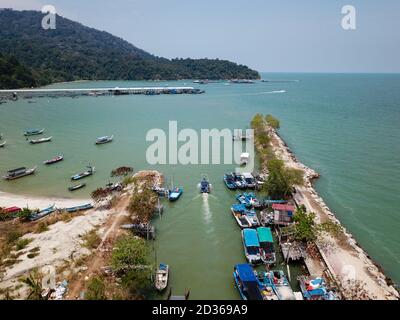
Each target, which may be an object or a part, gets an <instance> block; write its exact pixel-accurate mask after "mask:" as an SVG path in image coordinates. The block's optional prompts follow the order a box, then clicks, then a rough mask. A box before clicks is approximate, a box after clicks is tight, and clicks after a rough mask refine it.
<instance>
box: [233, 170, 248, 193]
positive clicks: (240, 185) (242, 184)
mask: <svg viewBox="0 0 400 320" xmlns="http://www.w3.org/2000/svg"><path fill="white" fill-rule="evenodd" d="M234 176H235V184H236V187H237V188H238V189H242V190H243V189H246V183H245V182H244V180H243V176H242V175H240V174H234Z"/></svg>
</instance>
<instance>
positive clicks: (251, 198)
mask: <svg viewBox="0 0 400 320" xmlns="http://www.w3.org/2000/svg"><path fill="white" fill-rule="evenodd" d="M244 196H245V197H246V202H247V203H248V204H249V205H250V206H251V207H253V208H261V206H262V205H261V202H260V201H258V199H257V197H256V195H255V194H254V193H253V192H250V193H244Z"/></svg>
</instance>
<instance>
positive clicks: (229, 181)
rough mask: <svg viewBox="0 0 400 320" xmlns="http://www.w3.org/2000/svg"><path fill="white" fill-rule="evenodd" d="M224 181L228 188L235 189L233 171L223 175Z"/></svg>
mask: <svg viewBox="0 0 400 320" xmlns="http://www.w3.org/2000/svg"><path fill="white" fill-rule="evenodd" d="M224 183H225V185H226V186H227V188H228V189H230V190H236V188H237V185H236V183H235V175H234V174H233V173H228V174H225V175H224Z"/></svg>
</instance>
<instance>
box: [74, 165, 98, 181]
mask: <svg viewBox="0 0 400 320" xmlns="http://www.w3.org/2000/svg"><path fill="white" fill-rule="evenodd" d="M87 168H88V170H86V171H84V172H81V173H78V174H76V175H73V176H72V177H71V180H74V181H76V180H80V179H83V178H86V177H88V176H91V175H92V174H93V173H94V169H95V167H92V166H87Z"/></svg>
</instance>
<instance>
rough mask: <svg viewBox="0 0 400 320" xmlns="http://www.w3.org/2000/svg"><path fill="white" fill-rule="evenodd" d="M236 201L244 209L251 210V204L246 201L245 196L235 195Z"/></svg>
mask: <svg viewBox="0 0 400 320" xmlns="http://www.w3.org/2000/svg"><path fill="white" fill-rule="evenodd" d="M236 200H237V201H238V202H239V203H240V204H242V205H243V206H245V207H246V208H251V204H250V202H249V201H248V200H247V197H246V195H245V194H238V195H236Z"/></svg>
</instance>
